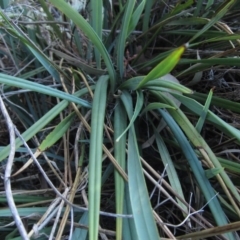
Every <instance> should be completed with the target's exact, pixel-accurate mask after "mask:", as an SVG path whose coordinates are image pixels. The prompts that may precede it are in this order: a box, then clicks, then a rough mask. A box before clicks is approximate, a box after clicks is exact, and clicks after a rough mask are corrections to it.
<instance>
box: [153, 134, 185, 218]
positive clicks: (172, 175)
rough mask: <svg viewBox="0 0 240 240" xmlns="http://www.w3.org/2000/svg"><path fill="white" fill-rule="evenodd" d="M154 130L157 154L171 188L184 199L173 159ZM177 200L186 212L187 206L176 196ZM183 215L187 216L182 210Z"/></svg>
mask: <svg viewBox="0 0 240 240" xmlns="http://www.w3.org/2000/svg"><path fill="white" fill-rule="evenodd" d="M154 132H155V133H154V134H155V137H156V142H157V147H158V151H159V154H160V156H161V160H162V162H163V164H164V166H165V168H166V172H167V176H168V179H169V182H170V184H171V186H172V188H173V189H174V190H175V191H176V192H177V194H178V195H179V196H181V197H182V199H185V197H184V194H183V190H182V186H181V183H180V180H179V177H178V174H177V171H176V169H175V167H174V164H173V161H172V159H171V156H170V154H169V151H168V149H167V146H166V144H165V143H164V141H163V139H162V137H161V136H160V134H159V133H158V132H157V131H156V129H155V130H154ZM177 202H178V204H179V205H180V206H181V208H182V209H184V210H185V212H188V208H187V206H186V205H185V204H183V203H182V201H180V200H179V199H178V198H177ZM183 216H184V217H187V216H186V214H185V213H184V212H183Z"/></svg>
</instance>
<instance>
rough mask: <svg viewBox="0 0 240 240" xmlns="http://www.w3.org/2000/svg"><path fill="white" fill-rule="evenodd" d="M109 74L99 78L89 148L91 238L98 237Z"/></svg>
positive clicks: (92, 239) (95, 239) (94, 98)
mask: <svg viewBox="0 0 240 240" xmlns="http://www.w3.org/2000/svg"><path fill="white" fill-rule="evenodd" d="M108 78H109V77H108V76H102V77H100V78H99V79H98V81H97V84H96V89H95V92H94V97H93V107H92V117H91V135H90V148H89V187H88V198H89V239H91V240H97V239H98V227H99V211H100V197H101V173H102V144H103V127H104V118H105V110H106V100H107V87H108Z"/></svg>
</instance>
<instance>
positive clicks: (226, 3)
mask: <svg viewBox="0 0 240 240" xmlns="http://www.w3.org/2000/svg"><path fill="white" fill-rule="evenodd" d="M234 3H235V0H227V1H224V2H223V3H222V4H221V5H220V6H219V8H218V9H217V10H216V13H215V15H214V16H212V18H211V20H210V21H209V22H208V23H207V24H206V25H205V26H204V27H203V28H202V29H201V30H200V31H198V32H197V33H196V34H195V35H194V36H193V37H192V38H191V39H190V40H189V42H193V40H195V39H196V38H198V37H199V36H201V35H202V34H203V33H204V32H206V31H207V30H208V29H209V28H210V27H212V26H213V25H214V24H215V23H216V22H218V21H219V20H220V19H221V18H222V17H223V16H224V15H225V14H226V13H227V12H228V11H229V9H230V8H231V7H232V6H233V4H234Z"/></svg>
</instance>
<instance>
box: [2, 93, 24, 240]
mask: <svg viewBox="0 0 240 240" xmlns="http://www.w3.org/2000/svg"><path fill="white" fill-rule="evenodd" d="M0 108H1V111H2V113H3V117H4V119H5V121H6V124H7V127H8V131H9V136H10V153H9V155H8V161H7V165H6V169H5V175H4V186H5V191H6V197H7V201H8V206H9V208H10V210H11V212H12V216H13V219H14V221H15V223H16V225H17V228H18V231H19V233H20V235H21V236H22V238H23V239H24V240H25V239H29V238H28V235H27V232H26V229H25V227H24V225H23V222H22V220H21V218H20V216H19V214H18V211H17V208H16V205H15V202H14V200H13V195H12V188H11V180H10V176H11V172H12V165H13V159H14V155H15V133H14V125H13V122H12V120H11V118H10V116H9V114H8V112H7V109H6V107H5V105H4V102H3V100H2V97H1V95H0Z"/></svg>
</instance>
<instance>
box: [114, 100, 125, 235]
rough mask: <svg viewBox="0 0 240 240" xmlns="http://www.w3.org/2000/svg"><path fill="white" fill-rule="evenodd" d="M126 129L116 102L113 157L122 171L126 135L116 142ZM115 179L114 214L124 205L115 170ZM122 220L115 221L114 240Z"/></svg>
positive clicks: (118, 176) (118, 232)
mask: <svg viewBox="0 0 240 240" xmlns="http://www.w3.org/2000/svg"><path fill="white" fill-rule="evenodd" d="M126 127H127V115H126V111H125V109H124V107H123V105H122V102H121V101H118V102H117V106H116V108H115V111H114V157H115V159H116V160H117V162H118V163H119V165H120V166H121V167H122V169H123V170H124V171H125V170H126V150H125V149H126V134H124V135H123V136H122V138H121V139H120V140H119V141H118V142H116V139H117V137H118V136H120V135H121V134H122V132H123V131H124V130H125V129H126ZM114 177H115V195H116V197H115V201H116V213H118V214H122V213H123V203H124V186H125V181H124V179H123V178H122V176H121V175H120V174H119V172H118V171H117V170H115V171H114ZM122 225H123V219H122V218H117V219H116V240H121V239H122V234H123V226H122Z"/></svg>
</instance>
